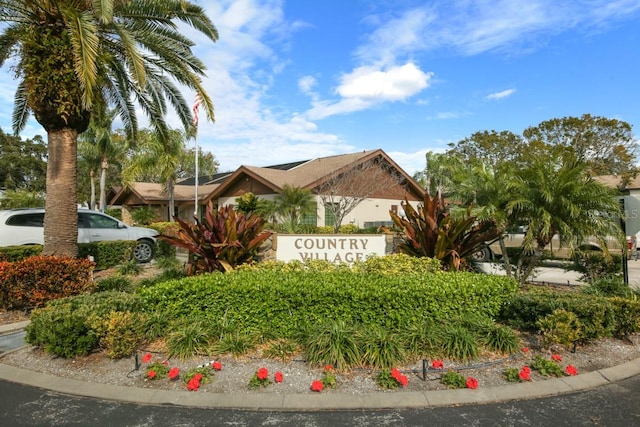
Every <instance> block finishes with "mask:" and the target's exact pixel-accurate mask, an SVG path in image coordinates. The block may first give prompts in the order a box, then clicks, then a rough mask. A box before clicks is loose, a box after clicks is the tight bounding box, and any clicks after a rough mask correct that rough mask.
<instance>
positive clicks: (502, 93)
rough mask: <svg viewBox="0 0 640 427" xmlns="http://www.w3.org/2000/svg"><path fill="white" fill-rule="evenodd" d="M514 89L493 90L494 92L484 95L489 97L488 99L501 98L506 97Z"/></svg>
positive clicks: (512, 92) (511, 93)
mask: <svg viewBox="0 0 640 427" xmlns="http://www.w3.org/2000/svg"><path fill="white" fill-rule="evenodd" d="M515 91H516V90H515V89H505V90H503V91H500V92H495V93H492V94H489V95H487V96H486V98H487V99H490V100H497V99H503V98H506V97H508V96H511V95H513V94H514V93H515Z"/></svg>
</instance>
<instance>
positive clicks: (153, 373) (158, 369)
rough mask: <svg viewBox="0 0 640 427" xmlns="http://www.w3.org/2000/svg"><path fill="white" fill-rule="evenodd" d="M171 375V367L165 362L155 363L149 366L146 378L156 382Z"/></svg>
mask: <svg viewBox="0 0 640 427" xmlns="http://www.w3.org/2000/svg"><path fill="white" fill-rule="evenodd" d="M168 373H169V367H168V366H167V364H166V363H163V362H153V363H151V364H149V365H148V366H147V370H146V377H147V378H148V379H150V380H155V379H158V378H161V377H164V376H166V375H167V374H168Z"/></svg>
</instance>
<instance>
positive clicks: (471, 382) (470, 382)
mask: <svg viewBox="0 0 640 427" xmlns="http://www.w3.org/2000/svg"><path fill="white" fill-rule="evenodd" d="M467 388H471V389H476V388H478V380H477V379H475V378H473V377H469V378H467Z"/></svg>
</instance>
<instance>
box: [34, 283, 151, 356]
mask: <svg viewBox="0 0 640 427" xmlns="http://www.w3.org/2000/svg"><path fill="white" fill-rule="evenodd" d="M141 310H142V301H141V299H140V298H139V297H138V296H136V295H131V294H127V293H123V292H100V293H96V294H86V295H80V296H76V297H71V298H63V299H59V300H55V301H51V302H50V303H49V304H47V306H45V307H43V308H40V309H37V310H34V311H33V312H32V313H31V317H30V320H31V322H30V323H29V325H28V326H27V328H26V335H25V341H26V342H27V343H28V344H32V345H36V346H42V347H43V348H44V349H45V351H47V352H49V353H53V354H55V355H58V356H61V357H73V356H76V355H83V354H87V353H89V352H90V351H91V350H93V349H95V348H96V347H97V346H98V343H99V341H100V338H101V336H100V333H99V332H98V331H97V330H96V329H95V327H94V326H93V325H92V319H94V320H93V323H95V319H96V318H102V317H108V316H110V315H111V313H113V312H134V313H135V312H140V311H141Z"/></svg>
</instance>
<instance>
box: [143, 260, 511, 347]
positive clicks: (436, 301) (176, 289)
mask: <svg viewBox="0 0 640 427" xmlns="http://www.w3.org/2000/svg"><path fill="white" fill-rule="evenodd" d="M517 289H518V287H517V283H516V282H515V281H514V280H512V279H510V278H507V277H504V276H489V275H477V274H473V273H466V272H465V273H462V272H460V273H435V274H422V275H382V274H367V273H353V272H350V271H334V272H323V273H321V272H314V271H307V272H297V271H292V272H288V273H287V274H282V273H281V272H275V271H274V272H271V271H262V272H256V271H235V272H233V273H231V274H229V273H227V274H216V273H214V274H208V275H201V276H196V277H190V278H187V279H183V280H172V281H168V282H164V283H159V284H156V285H155V286H152V287H145V288H141V289H140V290H139V291H138V292H139V294H140V295H141V296H142V298H143V299H144V301H145V305H146V306H147V307H150V308H151V309H152V310H156V309H157V310H161V311H165V312H167V313H169V315H170V316H171V317H172V318H179V317H188V316H190V315H191V314H192V313H202V315H203V316H205V317H209V318H211V319H222V318H226V320H227V321H228V322H229V323H233V324H236V325H237V326H238V327H243V328H245V329H249V330H253V331H256V332H259V333H260V334H262V335H265V336H269V334H273V333H274V332H275V333H276V334H277V336H279V337H283V338H287V337H291V336H292V335H293V334H294V333H295V332H296V331H297V330H300V329H304V328H305V327H308V326H311V325H315V324H317V323H321V322H323V321H325V320H326V319H336V318H337V319H343V320H344V321H345V322H348V323H352V324H378V325H380V326H382V327H384V328H386V329H389V330H394V329H398V328H399V327H401V326H402V327H404V326H406V325H410V324H412V323H415V322H419V321H420V320H422V319H426V318H432V319H440V320H443V319H450V318H455V317H465V316H467V317H468V316H471V315H476V314H477V315H480V316H486V317H487V318H492V317H494V316H496V315H497V314H498V312H499V310H500V307H501V306H502V304H503V302H504V301H505V300H507V299H508V297H510V296H511V295H512V294H513V293H515V292H516V291H517Z"/></svg>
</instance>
